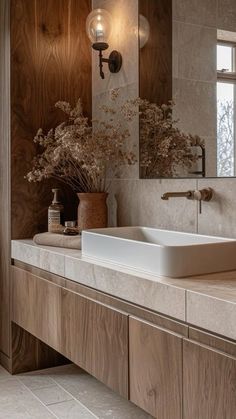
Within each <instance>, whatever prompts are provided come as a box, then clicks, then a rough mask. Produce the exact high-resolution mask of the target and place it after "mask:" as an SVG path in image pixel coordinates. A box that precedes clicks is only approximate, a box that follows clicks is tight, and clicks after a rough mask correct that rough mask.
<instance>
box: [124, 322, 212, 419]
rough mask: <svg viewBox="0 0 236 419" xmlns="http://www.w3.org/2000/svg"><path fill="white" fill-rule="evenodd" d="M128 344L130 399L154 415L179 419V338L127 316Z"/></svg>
mask: <svg viewBox="0 0 236 419" xmlns="http://www.w3.org/2000/svg"><path fill="white" fill-rule="evenodd" d="M129 346H130V400H131V401H132V402H134V403H135V404H136V405H137V406H139V407H141V408H142V409H144V410H145V411H146V412H148V413H150V414H151V415H153V416H154V417H155V418H160V419H181V418H182V338H181V337H179V336H178V335H175V334H172V333H171V332H168V331H165V330H163V329H161V328H158V327H157V326H154V325H152V324H149V323H147V322H145V321H141V320H139V319H137V318H134V317H130V320H129ZM190 417H191V416H189V418H188V419H190ZM191 419H195V418H193V417H191ZM201 419H203V417H202V418H201ZM204 419H205V418H204Z"/></svg>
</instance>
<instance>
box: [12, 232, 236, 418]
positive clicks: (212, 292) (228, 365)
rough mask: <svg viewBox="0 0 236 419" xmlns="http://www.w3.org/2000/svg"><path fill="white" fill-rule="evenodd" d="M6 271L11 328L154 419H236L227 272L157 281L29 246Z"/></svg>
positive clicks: (15, 250) (231, 291) (235, 288)
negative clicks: (9, 277)
mask: <svg viewBox="0 0 236 419" xmlns="http://www.w3.org/2000/svg"><path fill="white" fill-rule="evenodd" d="M11 271H12V290H13V294H12V327H15V325H17V327H18V326H20V328H22V329H24V330H26V331H27V332H28V333H29V334H30V335H32V336H34V337H36V338H37V339H39V340H40V341H42V342H44V343H45V344H47V345H48V346H50V347H51V348H53V349H55V350H56V351H57V352H58V353H60V354H62V355H63V356H65V357H66V358H67V359H68V360H70V361H72V362H74V363H75V364H77V365H79V366H80V367H81V368H83V369H85V370H86V371H87V372H88V373H90V374H91V375H93V376H94V377H96V378H97V379H99V380H100V381H101V382H103V383H104V384H106V385H107V386H108V387H110V388H111V389H113V390H114V391H116V392H118V393H119V394H120V395H122V396H123V397H125V398H127V399H129V400H131V401H132V402H133V403H135V404H136V405H138V406H139V407H141V408H142V409H144V410H145V411H146V412H148V413H149V414H151V415H153V416H154V417H156V418H160V419H183V418H184V419H190V418H191V419H203V418H204V419H205V418H207V419H210V418H214V419H223V418H227V419H233V418H235V411H236V310H235V307H236V272H235V271H232V272H225V273H216V274H210V275H204V276H199V277H191V278H184V279H173V278H167V277H161V276H159V277H158V276H154V275H151V274H145V273H141V272H138V271H135V270H132V269H128V268H125V267H122V266H119V265H114V264H111V263H110V264H109V263H104V262H101V261H100V262H99V261H95V260H93V259H89V258H84V257H82V256H81V254H80V252H79V251H75V250H65V249H58V248H46V247H41V246H35V245H34V244H33V242H32V241H31V240H16V241H12V267H11ZM18 344H19V343H18ZM19 346H20V347H21V349H20V350H21V351H23V352H24V351H25V354H26V353H27V347H25V348H24V345H22V342H21V345H20V344H19ZM29 357H30V354H29V353H28V356H24V357H23V356H21V362H23V363H24V362H25V370H27V369H28V367H29V365H30V361H29Z"/></svg>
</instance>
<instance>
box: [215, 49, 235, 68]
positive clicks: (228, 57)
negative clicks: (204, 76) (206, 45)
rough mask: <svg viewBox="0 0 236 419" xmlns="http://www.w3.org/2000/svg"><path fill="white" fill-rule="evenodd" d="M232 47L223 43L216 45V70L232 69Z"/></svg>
mask: <svg viewBox="0 0 236 419" xmlns="http://www.w3.org/2000/svg"><path fill="white" fill-rule="evenodd" d="M232 57H233V48H232V47H230V46H225V45H217V70H218V71H221V70H223V69H224V70H227V71H231V72H232V71H233V60H232Z"/></svg>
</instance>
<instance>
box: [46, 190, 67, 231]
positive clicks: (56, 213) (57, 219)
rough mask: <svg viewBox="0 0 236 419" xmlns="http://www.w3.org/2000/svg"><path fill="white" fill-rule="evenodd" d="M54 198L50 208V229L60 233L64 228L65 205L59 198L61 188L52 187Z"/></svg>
mask: <svg viewBox="0 0 236 419" xmlns="http://www.w3.org/2000/svg"><path fill="white" fill-rule="evenodd" d="M52 192H53V200H52V203H51V205H50V206H49V208H48V231H49V232H50V233H59V232H61V230H62V225H63V216H64V207H63V205H62V203H61V202H60V200H59V189H52Z"/></svg>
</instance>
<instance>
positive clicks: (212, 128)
mask: <svg viewBox="0 0 236 419" xmlns="http://www.w3.org/2000/svg"><path fill="white" fill-rule="evenodd" d="M173 91H174V101H175V103H176V107H175V110H174V112H175V117H176V118H177V119H180V122H179V127H180V128H181V129H183V130H184V131H185V132H187V133H191V134H194V135H195V134H197V135H200V136H203V137H216V84H215V83H208V82H201V81H194V80H181V79H174V81H173Z"/></svg>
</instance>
